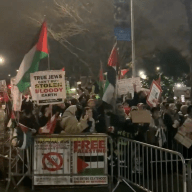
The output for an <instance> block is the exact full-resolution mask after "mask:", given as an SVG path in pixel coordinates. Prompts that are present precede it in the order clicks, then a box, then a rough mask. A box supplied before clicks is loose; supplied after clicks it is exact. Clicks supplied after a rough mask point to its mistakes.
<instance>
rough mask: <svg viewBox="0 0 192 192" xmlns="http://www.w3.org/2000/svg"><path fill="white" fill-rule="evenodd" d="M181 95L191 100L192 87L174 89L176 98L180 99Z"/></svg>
mask: <svg viewBox="0 0 192 192" xmlns="http://www.w3.org/2000/svg"><path fill="white" fill-rule="evenodd" d="M181 95H184V96H185V98H187V99H189V98H190V97H191V87H174V96H175V97H179V98H180V97H181Z"/></svg>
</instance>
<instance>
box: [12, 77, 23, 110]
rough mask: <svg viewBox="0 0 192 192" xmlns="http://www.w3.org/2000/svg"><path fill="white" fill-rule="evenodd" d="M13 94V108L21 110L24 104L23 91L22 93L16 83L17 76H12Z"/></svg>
mask: <svg viewBox="0 0 192 192" xmlns="http://www.w3.org/2000/svg"><path fill="white" fill-rule="evenodd" d="M11 96H12V99H13V110H14V111H20V110H21V105H22V93H20V91H19V89H18V87H17V86H16V85H15V78H11Z"/></svg>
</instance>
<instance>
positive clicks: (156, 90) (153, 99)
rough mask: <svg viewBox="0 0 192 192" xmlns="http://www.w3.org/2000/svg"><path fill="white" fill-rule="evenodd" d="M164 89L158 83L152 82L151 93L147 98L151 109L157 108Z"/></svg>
mask: <svg viewBox="0 0 192 192" xmlns="http://www.w3.org/2000/svg"><path fill="white" fill-rule="evenodd" d="M161 93H162V89H161V87H160V86H159V85H158V84H157V82H156V81H153V82H152V85H151V89H150V93H149V95H148V97H147V104H148V105H149V106H150V107H156V106H157V104H158V101H159V98H160V96H161Z"/></svg>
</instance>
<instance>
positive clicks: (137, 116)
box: [131, 110, 151, 123]
mask: <svg viewBox="0 0 192 192" xmlns="http://www.w3.org/2000/svg"><path fill="white" fill-rule="evenodd" d="M131 118H132V122H133V123H150V122H151V114H150V112H149V111H148V110H139V111H132V112H131Z"/></svg>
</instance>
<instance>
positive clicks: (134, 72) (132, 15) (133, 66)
mask: <svg viewBox="0 0 192 192" xmlns="http://www.w3.org/2000/svg"><path fill="white" fill-rule="evenodd" d="M134 27H135V26H134V7H133V0H131V38H132V76H133V77H136V69H135V34H134Z"/></svg>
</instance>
